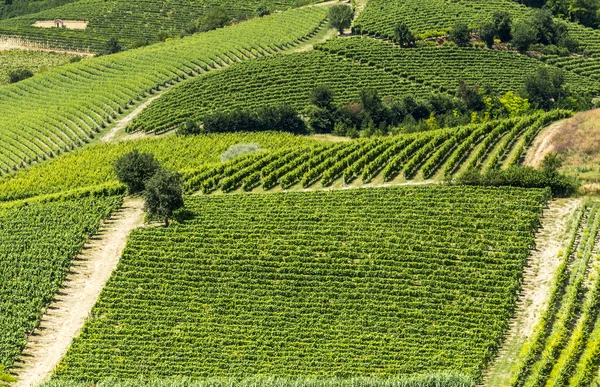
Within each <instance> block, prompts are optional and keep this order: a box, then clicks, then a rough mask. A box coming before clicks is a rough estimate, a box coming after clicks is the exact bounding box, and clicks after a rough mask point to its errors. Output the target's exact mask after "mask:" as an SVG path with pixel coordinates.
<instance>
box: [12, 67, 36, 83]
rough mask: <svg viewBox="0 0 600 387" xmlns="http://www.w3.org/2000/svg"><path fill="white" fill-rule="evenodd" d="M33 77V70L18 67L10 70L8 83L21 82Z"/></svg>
mask: <svg viewBox="0 0 600 387" xmlns="http://www.w3.org/2000/svg"><path fill="white" fill-rule="evenodd" d="M31 77H33V72H32V71H31V70H29V69H17V70H13V71H9V72H8V83H17V82H21V81H23V80H25V79H27V78H31Z"/></svg>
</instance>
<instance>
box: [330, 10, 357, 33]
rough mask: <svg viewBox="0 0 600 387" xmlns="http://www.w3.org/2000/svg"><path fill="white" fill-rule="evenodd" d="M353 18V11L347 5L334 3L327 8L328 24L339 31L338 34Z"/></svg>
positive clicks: (347, 26) (350, 23)
mask: <svg viewBox="0 0 600 387" xmlns="http://www.w3.org/2000/svg"><path fill="white" fill-rule="evenodd" d="M353 19H354V11H353V10H352V8H351V7H350V6H348V5H343V4H339V5H334V6H333V7H331V8H330V9H329V25H330V26H331V27H332V28H335V29H336V30H338V31H339V33H340V35H341V34H343V33H344V30H345V29H346V28H350V26H351V25H352V20H353Z"/></svg>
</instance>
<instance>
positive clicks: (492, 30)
mask: <svg viewBox="0 0 600 387" xmlns="http://www.w3.org/2000/svg"><path fill="white" fill-rule="evenodd" d="M479 37H480V38H481V41H482V42H484V43H485V45H486V46H487V47H488V48H493V47H494V39H495V38H496V26H495V25H494V23H485V24H483V25H482V26H481V27H479Z"/></svg>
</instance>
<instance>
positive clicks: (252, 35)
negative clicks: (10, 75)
mask: <svg viewBox="0 0 600 387" xmlns="http://www.w3.org/2000/svg"><path fill="white" fill-rule="evenodd" d="M129 3H135V4H138V2H129ZM326 12H327V10H326V8H325V7H309V8H304V9H297V10H291V11H288V12H282V13H276V14H273V15H270V16H266V17H264V18H257V19H256V20H252V21H248V22H244V23H239V24H236V25H235V26H232V27H227V28H223V29H219V30H215V31H211V32H207V33H204V34H198V35H194V36H190V37H186V38H185V39H179V40H172V41H169V42H166V43H164V44H159V45H154V46H148V47H144V48H140V49H138V50H131V51H126V52H123V53H118V54H114V55H107V56H102V57H99V58H93V59H90V60H85V61H82V62H79V63H73V64H69V65H65V66H61V67H60V68H57V69H53V70H50V71H47V72H45V73H44V74H40V75H39V76H37V77H34V78H32V79H28V80H25V81H22V82H19V83H17V84H14V85H8V86H5V87H2V88H0V100H1V101H2V103H1V106H0V116H1V117H2V120H0V174H2V175H4V174H8V173H11V172H14V171H15V170H17V169H19V168H23V167H25V166H30V165H31V164H34V163H36V162H41V161H44V160H47V159H49V158H53V157H55V156H57V155H59V154H62V153H66V152H69V151H72V150H74V149H77V148H79V147H82V146H84V145H85V144H87V143H88V142H90V141H91V140H92V139H94V138H95V137H97V136H98V133H99V132H101V131H102V130H104V129H105V128H106V127H107V126H110V125H111V124H112V123H114V121H115V120H117V118H119V116H120V115H122V114H125V113H126V112H127V111H129V109H131V108H132V107H133V106H136V105H138V104H139V103H140V102H141V101H142V100H144V99H145V98H148V97H150V96H151V95H153V94H154V93H155V92H156V91H157V90H161V89H162V88H164V87H165V86H166V85H167V84H173V83H177V82H179V81H182V80H184V79H187V78H189V77H190V76H191V75H192V76H193V75H194V74H195V72H204V71H206V70H211V69H213V67H212V66H215V67H217V66H218V65H217V62H218V63H220V64H221V65H224V64H226V63H231V62H233V61H238V60H242V59H245V58H250V57H256V56H262V55H266V54H267V53H273V52H277V51H280V50H281V49H282V47H284V46H287V45H293V44H298V42H299V41H300V39H301V38H304V37H306V36H307V35H309V34H311V33H313V32H314V31H315V30H316V29H318V28H319V25H321V24H322V23H323V21H324V19H325V17H326ZM243 53H246V54H245V55H246V56H244V55H243ZM99 69H101V70H99ZM190 118H191V117H186V119H185V120H184V121H183V122H185V121H187V120H188V119H190ZM179 125H180V123H178V124H176V125H175V126H174V127H178V126H179ZM171 128H173V127H171Z"/></svg>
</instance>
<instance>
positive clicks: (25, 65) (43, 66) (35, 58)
mask: <svg viewBox="0 0 600 387" xmlns="http://www.w3.org/2000/svg"><path fill="white" fill-rule="evenodd" d="M77 58H78V57H77V56H76V55H73V54H63V53H56V52H43V51H28V50H9V51H0V86H1V85H7V84H8V83H9V82H10V74H11V73H12V72H14V71H17V70H21V69H26V70H29V71H31V72H32V73H34V74H36V73H40V72H44V71H47V70H49V69H51V68H53V67H57V66H61V65H64V64H67V63H70V62H71V61H73V60H75V59H77Z"/></svg>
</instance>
